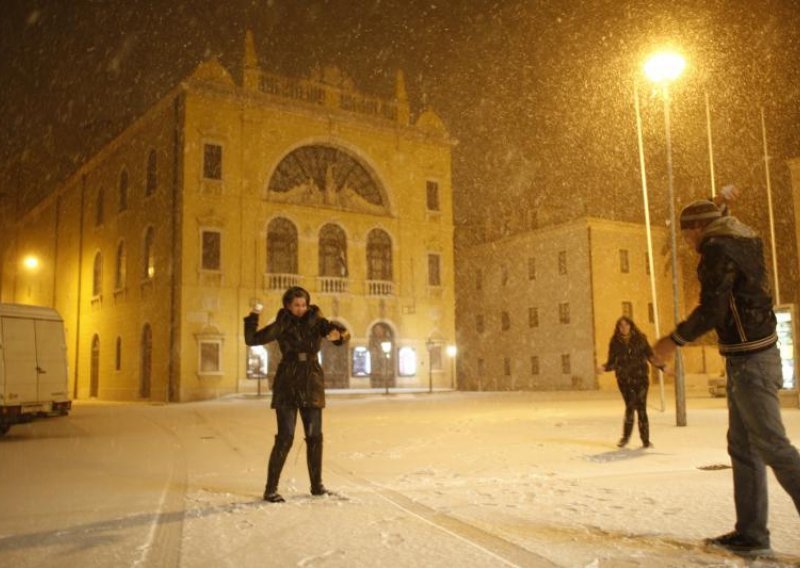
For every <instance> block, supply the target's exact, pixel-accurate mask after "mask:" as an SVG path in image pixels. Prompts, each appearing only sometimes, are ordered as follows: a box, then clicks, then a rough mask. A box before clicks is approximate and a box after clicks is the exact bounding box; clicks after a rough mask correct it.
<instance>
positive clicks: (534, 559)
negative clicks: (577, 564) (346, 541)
mask: <svg viewBox="0 0 800 568" xmlns="http://www.w3.org/2000/svg"><path fill="white" fill-rule="evenodd" d="M327 467H328V469H329V470H331V471H333V472H334V473H336V474H337V475H339V476H341V477H344V478H346V479H349V480H350V481H352V482H353V483H355V484H357V485H359V486H361V487H364V488H366V489H368V490H369V491H371V492H372V493H375V494H376V495H377V496H378V497H380V498H381V499H383V500H384V501H386V502H388V503H390V504H391V505H393V506H394V507H396V508H398V509H400V510H401V511H403V512H404V513H406V514H408V515H411V516H412V517H415V518H417V519H419V520H420V521H422V522H424V523H426V524H428V525H431V526H433V527H434V528H436V529H438V530H440V531H442V532H444V533H447V534H449V535H450V536H452V537H454V538H457V539H458V540H461V541H463V542H465V543H467V544H469V545H471V546H473V547H475V548H477V549H479V550H481V551H483V552H484V553H485V554H488V555H489V556H491V557H493V558H495V559H497V560H498V561H500V562H502V563H503V565H504V566H512V567H515V568H521V567H523V566H558V564H555V563H553V562H552V561H551V560H549V559H548V558H545V557H544V556H541V555H539V554H536V553H535V552H532V551H530V550H528V549H527V548H524V547H522V546H519V545H518V544H515V543H513V542H511V541H509V540H506V539H505V538H503V537H501V536H498V535H496V534H493V533H490V532H488V531H485V530H483V529H480V528H478V527H476V526H474V525H471V524H469V523H467V522H464V521H462V520H460V519H457V518H455V517H452V516H450V515H447V514H445V513H442V512H440V511H437V510H436V509H432V508H431V507H428V506H426V505H423V504H422V503H419V502H418V501H414V500H413V499H410V498H409V497H406V496H405V495H403V494H402V493H399V492H397V491H395V490H394V489H389V488H388V487H384V486H382V485H379V484H377V483H374V482H372V481H369V480H367V479H363V478H361V477H359V476H357V475H355V474H354V473H351V472H349V471H346V470H344V469H342V468H341V467H338V466H337V465H334V464H331V463H328V464H327Z"/></svg>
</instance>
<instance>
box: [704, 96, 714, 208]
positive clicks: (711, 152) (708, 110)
mask: <svg viewBox="0 0 800 568" xmlns="http://www.w3.org/2000/svg"><path fill="white" fill-rule="evenodd" d="M704 94H705V98H706V131H707V132H708V164H709V167H710V170H711V197H712V198H713V197H716V196H717V184H716V181H715V180H714V145H713V144H712V142H711V106H710V105H709V104H708V91H706V92H705V93H704Z"/></svg>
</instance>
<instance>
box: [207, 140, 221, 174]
mask: <svg viewBox="0 0 800 568" xmlns="http://www.w3.org/2000/svg"><path fill="white" fill-rule="evenodd" d="M203 177H204V178H206V179H222V146H220V145H219V144H204V145H203Z"/></svg>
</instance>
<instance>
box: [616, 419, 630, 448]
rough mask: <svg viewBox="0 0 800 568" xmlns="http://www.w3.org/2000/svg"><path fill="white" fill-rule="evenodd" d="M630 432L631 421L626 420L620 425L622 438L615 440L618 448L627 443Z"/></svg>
mask: <svg viewBox="0 0 800 568" xmlns="http://www.w3.org/2000/svg"><path fill="white" fill-rule="evenodd" d="M631 432H633V421H632V420H631V421H630V422H628V421H627V420H626V421H625V422H624V423H623V425H622V438H620V439H619V442H617V447H618V448H624V447H625V446H627V445H628V440H630V439H631Z"/></svg>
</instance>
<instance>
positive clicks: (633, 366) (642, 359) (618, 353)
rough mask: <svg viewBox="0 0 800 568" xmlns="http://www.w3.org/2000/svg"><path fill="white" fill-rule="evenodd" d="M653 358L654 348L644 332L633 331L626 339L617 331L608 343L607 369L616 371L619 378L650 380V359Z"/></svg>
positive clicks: (627, 380)
mask: <svg viewBox="0 0 800 568" xmlns="http://www.w3.org/2000/svg"><path fill="white" fill-rule="evenodd" d="M652 359H653V349H652V347H650V344H649V343H648V342H647V337H646V336H645V335H644V334H642V333H633V334H631V336H630V338H629V339H628V340H627V341H625V340H624V339H623V338H622V337H621V336H620V335H619V334H617V333H615V334H614V336H613V337H612V338H611V341H610V342H609V344H608V361H607V362H606V364H605V368H606V371H614V372H615V373H616V375H617V379H618V380H621V381H626V382H642V381H643V382H645V383H647V381H648V368H647V362H648V360H652Z"/></svg>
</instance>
